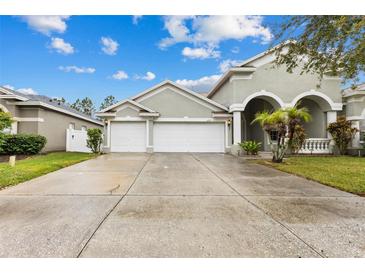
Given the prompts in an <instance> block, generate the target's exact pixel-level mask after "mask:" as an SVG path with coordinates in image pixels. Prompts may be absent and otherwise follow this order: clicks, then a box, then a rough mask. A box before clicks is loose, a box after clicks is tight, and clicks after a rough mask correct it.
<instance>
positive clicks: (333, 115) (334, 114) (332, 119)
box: [327, 111, 337, 139]
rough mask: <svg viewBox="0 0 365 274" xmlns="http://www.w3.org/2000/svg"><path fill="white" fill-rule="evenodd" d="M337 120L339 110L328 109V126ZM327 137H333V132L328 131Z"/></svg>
mask: <svg viewBox="0 0 365 274" xmlns="http://www.w3.org/2000/svg"><path fill="white" fill-rule="evenodd" d="M336 120H337V112H336V111H328V112H327V127H328V126H329V124H330V123H334V122H336ZM327 138H329V139H332V136H331V134H330V133H329V132H328V131H327Z"/></svg>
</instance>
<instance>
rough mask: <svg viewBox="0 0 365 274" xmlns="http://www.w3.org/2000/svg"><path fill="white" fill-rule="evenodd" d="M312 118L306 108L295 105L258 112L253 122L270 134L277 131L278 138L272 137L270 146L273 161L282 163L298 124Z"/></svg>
mask: <svg viewBox="0 0 365 274" xmlns="http://www.w3.org/2000/svg"><path fill="white" fill-rule="evenodd" d="M310 119H311V116H310V114H309V112H308V110H307V109H306V108H298V107H297V106H294V107H289V108H285V109H278V110H276V111H274V112H272V113H270V112H268V111H266V110H265V111H262V112H259V113H256V115H255V119H254V120H253V121H252V123H259V124H260V126H261V127H262V128H263V129H264V130H265V132H266V133H267V134H268V135H269V136H270V135H271V134H270V133H271V132H272V131H276V132H277V139H276V140H271V139H270V146H271V150H272V153H273V159H272V161H273V162H276V163H281V162H282V161H283V158H284V155H285V151H286V150H287V148H288V144H290V143H291V141H292V139H293V136H294V132H295V128H296V125H299V124H301V123H302V122H308V121H309V120H310Z"/></svg>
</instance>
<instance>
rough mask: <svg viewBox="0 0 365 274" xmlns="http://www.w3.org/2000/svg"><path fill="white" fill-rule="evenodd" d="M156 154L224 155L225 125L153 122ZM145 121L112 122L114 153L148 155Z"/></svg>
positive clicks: (112, 149) (112, 147)
mask: <svg viewBox="0 0 365 274" xmlns="http://www.w3.org/2000/svg"><path fill="white" fill-rule="evenodd" d="M151 134H152V135H153V137H152V139H153V140H152V142H153V144H151V146H153V151H154V152H224V123H167V122H160V123H158V122H155V123H153V131H152V132H151ZM147 138H148V136H147V127H146V122H112V123H111V152H145V151H146V146H147Z"/></svg>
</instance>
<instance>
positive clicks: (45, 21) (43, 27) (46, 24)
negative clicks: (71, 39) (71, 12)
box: [21, 15, 70, 35]
mask: <svg viewBox="0 0 365 274" xmlns="http://www.w3.org/2000/svg"><path fill="white" fill-rule="evenodd" d="M21 18H22V20H23V21H25V22H26V23H27V24H28V26H29V27H30V28H31V29H33V30H35V31H38V32H40V33H43V34H45V35H51V33H52V32H58V33H64V32H65V31H66V29H67V25H66V20H68V19H69V18H70V16H60V15H47V16H45V15H28V16H21Z"/></svg>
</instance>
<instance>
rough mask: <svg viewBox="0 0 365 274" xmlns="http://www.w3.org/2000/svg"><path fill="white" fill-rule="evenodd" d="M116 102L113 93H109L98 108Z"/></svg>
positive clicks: (103, 107)
mask: <svg viewBox="0 0 365 274" xmlns="http://www.w3.org/2000/svg"><path fill="white" fill-rule="evenodd" d="M116 102H117V101H116V100H115V97H114V96H113V95H109V96H107V97H106V98H105V99H104V101H103V102H102V103H101V105H100V110H102V109H105V108H107V107H110V106H112V105H114V104H115V103H116Z"/></svg>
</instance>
